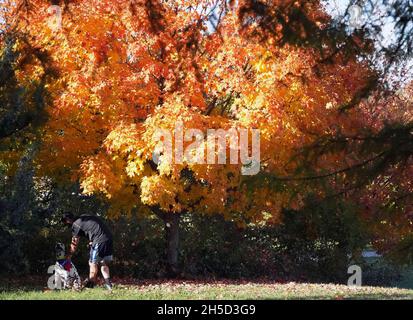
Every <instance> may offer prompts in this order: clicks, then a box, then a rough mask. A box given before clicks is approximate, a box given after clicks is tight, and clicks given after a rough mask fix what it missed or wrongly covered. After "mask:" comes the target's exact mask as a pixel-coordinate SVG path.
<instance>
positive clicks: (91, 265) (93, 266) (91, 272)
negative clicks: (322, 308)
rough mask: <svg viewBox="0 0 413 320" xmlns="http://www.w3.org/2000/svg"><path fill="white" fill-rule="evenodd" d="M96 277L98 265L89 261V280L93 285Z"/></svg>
mask: <svg viewBox="0 0 413 320" xmlns="http://www.w3.org/2000/svg"><path fill="white" fill-rule="evenodd" d="M97 276H98V264H97V263H94V262H91V261H89V279H90V280H91V281H92V282H93V283H96V280H97Z"/></svg>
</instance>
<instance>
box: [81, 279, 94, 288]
mask: <svg viewBox="0 0 413 320" xmlns="http://www.w3.org/2000/svg"><path fill="white" fill-rule="evenodd" d="M83 287H84V288H90V289H92V288H94V287H95V283H94V282H93V281H92V280H90V279H86V280H85V281H84V282H83Z"/></svg>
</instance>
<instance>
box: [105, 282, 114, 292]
mask: <svg viewBox="0 0 413 320" xmlns="http://www.w3.org/2000/svg"><path fill="white" fill-rule="evenodd" d="M105 288H106V289H107V290H109V291H112V289H113V286H112V284H111V283H105Z"/></svg>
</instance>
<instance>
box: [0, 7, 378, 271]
mask: <svg viewBox="0 0 413 320" xmlns="http://www.w3.org/2000/svg"><path fill="white" fill-rule="evenodd" d="M51 5H53V6H51ZM3 6H4V7H5V8H6V10H5V12H6V14H5V21H6V25H7V30H8V32H10V33H21V34H24V37H25V41H24V42H22V41H18V42H16V43H15V44H14V47H15V49H16V50H25V49H24V48H25V46H26V45H30V47H31V48H35V50H36V51H37V52H39V53H41V54H42V55H47V56H48V57H49V60H48V62H47V63H48V64H47V66H48V68H49V69H48V70H55V71H56V72H57V74H58V77H51V76H47V77H45V78H44V80H43V84H44V88H45V89H46V90H47V92H48V95H49V99H50V102H49V103H48V105H47V109H46V111H47V123H46V124H45V125H44V126H43V129H42V136H41V149H40V151H39V154H38V155H37V160H36V161H37V162H36V166H37V168H38V174H39V175H49V176H52V177H55V178H56V179H59V180H62V181H64V180H67V179H73V180H75V181H80V183H81V185H82V187H83V192H84V193H86V194H92V193H93V194H99V195H102V196H104V197H105V198H107V200H108V201H109V202H110V203H111V216H112V217H113V218H116V217H117V216H119V215H120V214H127V213H128V212H131V211H132V210H138V211H140V212H143V213H146V214H155V215H157V216H158V217H159V218H161V219H162V220H163V221H164V222H165V226H166V234H167V239H168V250H167V260H168V264H169V266H170V268H171V270H172V271H176V269H177V265H178V251H177V248H178V239H179V233H178V232H179V220H180V217H181V216H182V215H183V214H193V213H198V214H206V215H208V214H221V215H223V216H224V217H225V218H226V219H230V220H233V221H235V222H237V223H238V224H239V225H240V226H242V225H245V224H246V223H255V222H261V223H276V222H279V219H280V211H281V209H282V208H283V207H286V206H290V207H299V206H300V205H301V204H302V199H303V195H302V194H300V193H297V192H296V190H294V188H293V187H294V186H293V187H291V185H289V184H286V183H280V184H278V186H277V187H276V188H274V186H273V184H272V183H271V181H272V180H270V179H269V178H268V176H276V177H278V176H289V175H291V174H293V173H295V172H296V170H297V168H298V166H297V164H296V163H295V162H294V161H291V159H292V157H293V156H294V155H295V154H297V151H298V150H300V149H301V148H302V147H304V146H307V145H309V144H311V143H314V142H315V141H316V139H317V138H318V137H320V136H323V135H327V134H329V133H332V132H337V131H338V130H340V128H347V130H349V131H350V130H351V128H353V130H354V131H356V130H357V128H360V127H362V126H363V121H364V119H362V118H360V117H358V116H357V113H356V112H355V111H352V110H349V111H348V112H347V113H341V112H338V109H340V108H341V107H343V106H350V105H352V104H355V103H358V102H359V101H358V100H356V99H355V98H354V97H360V94H361V93H360V92H363V90H364V91H365V90H366V88H369V86H371V85H372V84H374V83H375V80H376V73H375V72H374V71H373V70H372V68H371V67H370V66H369V65H368V63H367V62H364V61H363V60H361V59H358V55H359V54H360V53H361V52H367V51H369V50H372V47H371V45H370V43H369V42H368V41H364V42H363V41H362V40H363V37H362V35H348V34H346V33H345V32H344V31H343V30H340V29H337V30H336V32H335V33H334V35H337V37H336V38H335V39H336V41H331V38H332V37H331V36H332V34H331V28H330V27H331V26H330V22H331V18H330V17H329V15H328V14H327V13H325V12H324V11H323V9H322V7H321V5H320V3H319V1H287V0H286V1H262V2H255V1H238V2H233V1H219V0H215V1H212V0H202V1H191V0H174V1H161V0H136V1H130V0H128V1H126V0H118V1H109V0H103V1H102V0H92V1H82V0H73V1H60V2H59V1H54V2H50V1H45V0H24V1H5V3H4V4H3ZM268 26H271V28H270V29H268ZM308 32H312V33H313V34H314V35H315V36H314V37H313V36H311V37H309V35H308V34H307V33H308ZM329 32H330V33H329ZM311 39H313V40H311ZM314 39H315V40H314ZM310 40H311V41H310ZM349 44H352V45H349ZM343 45H344V46H348V48H350V49H349V50H339V48H342V47H343ZM322 62H326V63H322ZM21 73H22V75H26V73H25V72H24V71H23V70H22V71H21ZM46 74H47V75H49V74H50V72H47V73H46ZM41 77H42V73H40V74H38V75H37V79H39V80H40V79H41ZM177 124H182V126H183V128H184V129H199V130H201V131H202V132H204V133H206V131H207V130H208V129H216V130H218V129H224V130H230V129H241V128H245V129H248V130H252V129H258V130H259V131H260V154H261V155H260V159H261V162H260V172H261V175H260V177H261V178H260V179H259V180H258V183H257V182H255V183H253V182H252V180H250V179H249V177H247V176H244V175H243V174H242V172H243V171H242V168H243V164H242V163H230V161H229V160H228V159H229V155H230V153H231V151H233V150H231V149H230V147H229V144H227V145H226V149H224V150H218V149H215V154H216V157H218V156H219V155H222V154H226V155H227V156H228V157H227V161H226V162H225V163H221V164H202V163H194V162H192V161H189V160H188V158H186V157H184V158H183V159H181V161H177V159H176V158H175V157H174V159H173V161H165V154H160V158H159V159H158V160H160V161H155V160H154V158H153V154H154V151H156V148H157V145H158V144H157V141H156V140H154V134H155V133H156V132H157V130H159V129H163V130H167V131H169V132H173V130H174V129H175V128H176V126H177ZM174 138H175V137H174ZM229 138H230V137H228V136H227V137H226V139H229ZM193 139H194V137H190V139H188V141H184V142H183V146H182V147H184V149H185V148H186V147H188V146H189V145H190V144H191V143H193V142H194V141H193ZM249 141H250V142H251V136H250V137H249ZM250 145H251V144H250ZM173 147H174V148H176V147H177V146H176V145H175V144H174V145H173ZM207 147H208V141H207V140H206V139H204V140H202V141H201V142H200V143H199V144H198V145H197V148H196V149H195V150H194V151H200V150H206V149H207ZM250 151H251V150H250ZM237 152H239V150H237ZM325 162H327V163H328V165H330V166H334V165H335V164H337V163H338V162H340V154H336V155H334V156H329V157H328V158H326V159H325ZM214 163H217V162H214ZM301 192H302V193H305V190H301Z"/></svg>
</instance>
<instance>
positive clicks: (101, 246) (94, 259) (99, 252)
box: [89, 240, 113, 263]
mask: <svg viewBox="0 0 413 320" xmlns="http://www.w3.org/2000/svg"><path fill="white" fill-rule="evenodd" d="M112 260H113V243H112V240H108V241H105V242H102V243H96V244H93V245H92V246H91V248H90V256H89V262H91V263H101V262H104V263H109V262H111V261H112Z"/></svg>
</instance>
